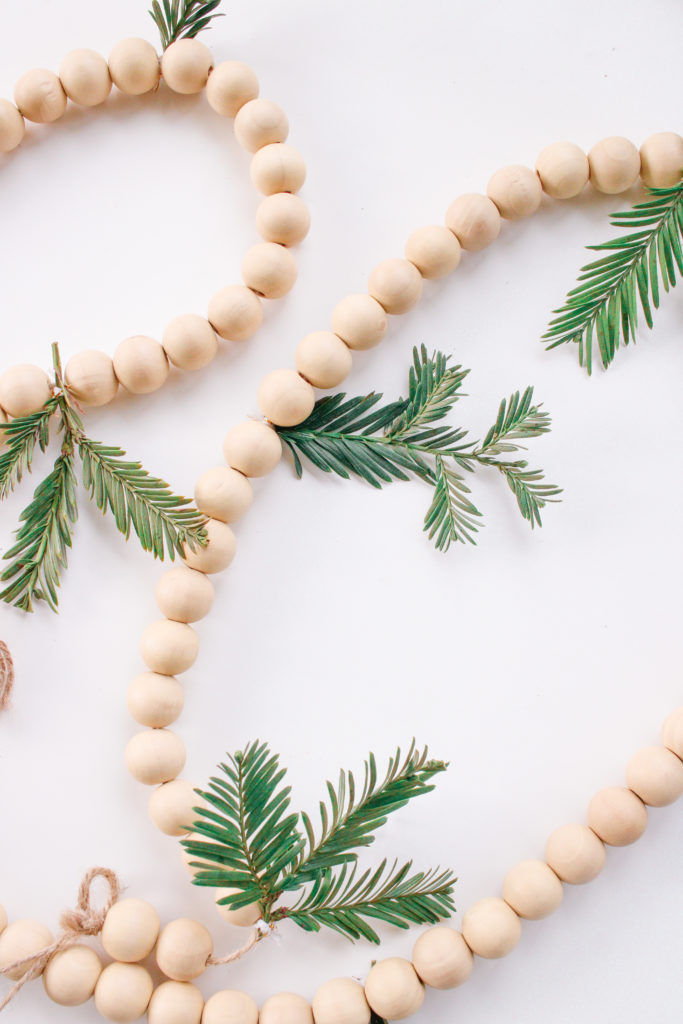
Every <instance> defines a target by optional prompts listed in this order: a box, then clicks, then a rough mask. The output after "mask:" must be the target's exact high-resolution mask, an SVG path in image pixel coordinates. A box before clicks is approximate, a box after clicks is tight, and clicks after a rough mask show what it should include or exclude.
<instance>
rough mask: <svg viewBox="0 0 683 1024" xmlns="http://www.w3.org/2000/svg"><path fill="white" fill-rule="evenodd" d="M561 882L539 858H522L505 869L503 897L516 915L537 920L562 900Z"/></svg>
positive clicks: (554, 908)
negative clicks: (506, 870)
mask: <svg viewBox="0 0 683 1024" xmlns="http://www.w3.org/2000/svg"><path fill="white" fill-rule="evenodd" d="M562 896H563V889H562V882H561V881H560V880H559V878H558V877H557V875H556V874H555V872H554V871H553V870H552V869H551V868H549V867H548V865H547V864H545V863H544V862H543V861H542V860H523V861H521V863H519V864H516V865H515V866H514V867H513V868H511V869H510V871H508V873H507V875H506V876H505V879H504V881H503V899H504V900H505V902H506V903H508V904H509V905H510V906H511V907H512V909H513V910H514V912H515V913H516V914H518V915H519V917H525V918H527V919H528V920H529V921H539V920H540V919H541V918H543V917H547V916H548V914H552V913H553V911H554V910H557V908H558V907H559V905H560V903H561V902H562Z"/></svg>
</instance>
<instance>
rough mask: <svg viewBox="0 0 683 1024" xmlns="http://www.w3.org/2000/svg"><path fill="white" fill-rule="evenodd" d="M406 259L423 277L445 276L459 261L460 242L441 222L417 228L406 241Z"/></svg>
mask: <svg viewBox="0 0 683 1024" xmlns="http://www.w3.org/2000/svg"><path fill="white" fill-rule="evenodd" d="M405 252H406V259H407V260H410V262H411V263H414V264H415V266H416V267H417V269H418V270H419V271H420V273H421V274H422V276H423V277H426V278H430V279H431V278H437V277H445V276H446V274H450V273H451V271H452V270H455V268H456V267H457V265H458V263H459V262H460V252H461V250H460V242H459V241H458V239H457V238H456V237H455V235H454V234H453V232H452V231H449V230H448V228H445V227H443V226H442V225H441V224H428V225H427V226H426V227H423V228H418V229H417V231H413V233H412V235H411V236H410V238H409V239H408V241H407V242H406V250H405Z"/></svg>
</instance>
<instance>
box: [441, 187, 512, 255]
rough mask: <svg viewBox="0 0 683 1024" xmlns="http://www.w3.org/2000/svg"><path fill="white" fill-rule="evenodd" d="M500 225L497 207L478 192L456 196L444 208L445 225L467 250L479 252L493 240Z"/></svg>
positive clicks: (496, 236) (498, 232)
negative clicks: (446, 207)
mask: <svg viewBox="0 0 683 1024" xmlns="http://www.w3.org/2000/svg"><path fill="white" fill-rule="evenodd" d="M500 225H501V221H500V214H499V213H498V207H497V206H496V204H495V203H494V202H492V200H490V199H489V197H488V196H482V195H479V193H478V192H466V193H465V194H464V195H462V196H458V198H457V199H455V200H453V202H452V203H451V205H450V206H449V207H448V209H447V210H446V227H447V228H448V230H449V231H452V232H453V234H454V235H455V237H456V238H457V239H458V241H459V242H460V245H461V246H462V247H463V249H467V250H468V251H469V252H479V250H480V249H485V248H486V246H487V245H490V244H491V242H494V241H495V240H496V238H498V235H499V234H500Z"/></svg>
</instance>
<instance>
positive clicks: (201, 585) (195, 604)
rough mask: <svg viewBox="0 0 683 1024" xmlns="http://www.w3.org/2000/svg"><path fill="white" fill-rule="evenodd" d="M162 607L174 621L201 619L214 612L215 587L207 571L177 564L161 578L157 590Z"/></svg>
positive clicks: (163, 611)
mask: <svg viewBox="0 0 683 1024" xmlns="http://www.w3.org/2000/svg"><path fill="white" fill-rule="evenodd" d="M155 596H156V601H157V605H158V606H159V610H160V611H161V612H162V613H163V614H164V615H165V616H166V618H167V619H173V620H174V621H175V622H198V621H199V619H203V618H204V617H205V616H206V615H208V614H209V612H210V611H211V607H212V605H213V598H214V589H213V584H212V583H211V580H208V579H207V578H206V576H205V575H204V573H201V572H197V571H196V570H195V569H190V568H188V566H186V565H177V566H176V567H175V568H174V569H169V570H168V571H167V572H165V573H164V575H163V576H162V577H161V579H160V580H159V582H158V583H157V586H156V591H155Z"/></svg>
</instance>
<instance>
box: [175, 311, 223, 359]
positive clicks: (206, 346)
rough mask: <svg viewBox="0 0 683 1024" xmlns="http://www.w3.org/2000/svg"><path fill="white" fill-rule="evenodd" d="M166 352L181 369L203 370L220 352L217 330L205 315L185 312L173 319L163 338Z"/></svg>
mask: <svg viewBox="0 0 683 1024" xmlns="http://www.w3.org/2000/svg"><path fill="white" fill-rule="evenodd" d="M161 344H162V346H163V349H164V352H165V353H166V355H167V356H168V358H169V359H170V361H171V362H172V363H173V365H174V366H177V367H178V368H179V369H181V370H201V369H202V367H204V366H208V365H209V363H210V362H211V360H212V359H215V357H216V353H217V352H218V338H217V337H216V332H215V331H214V329H213V327H212V326H211V324H210V323H209V321H208V320H207V319H206V318H205V317H203V316H196V314H194V313H185V314H184V315H183V316H177V317H176V318H175V320H171V322H170V324H169V325H168V327H167V328H166V330H165V331H164V333H163V337H162V339H161Z"/></svg>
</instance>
